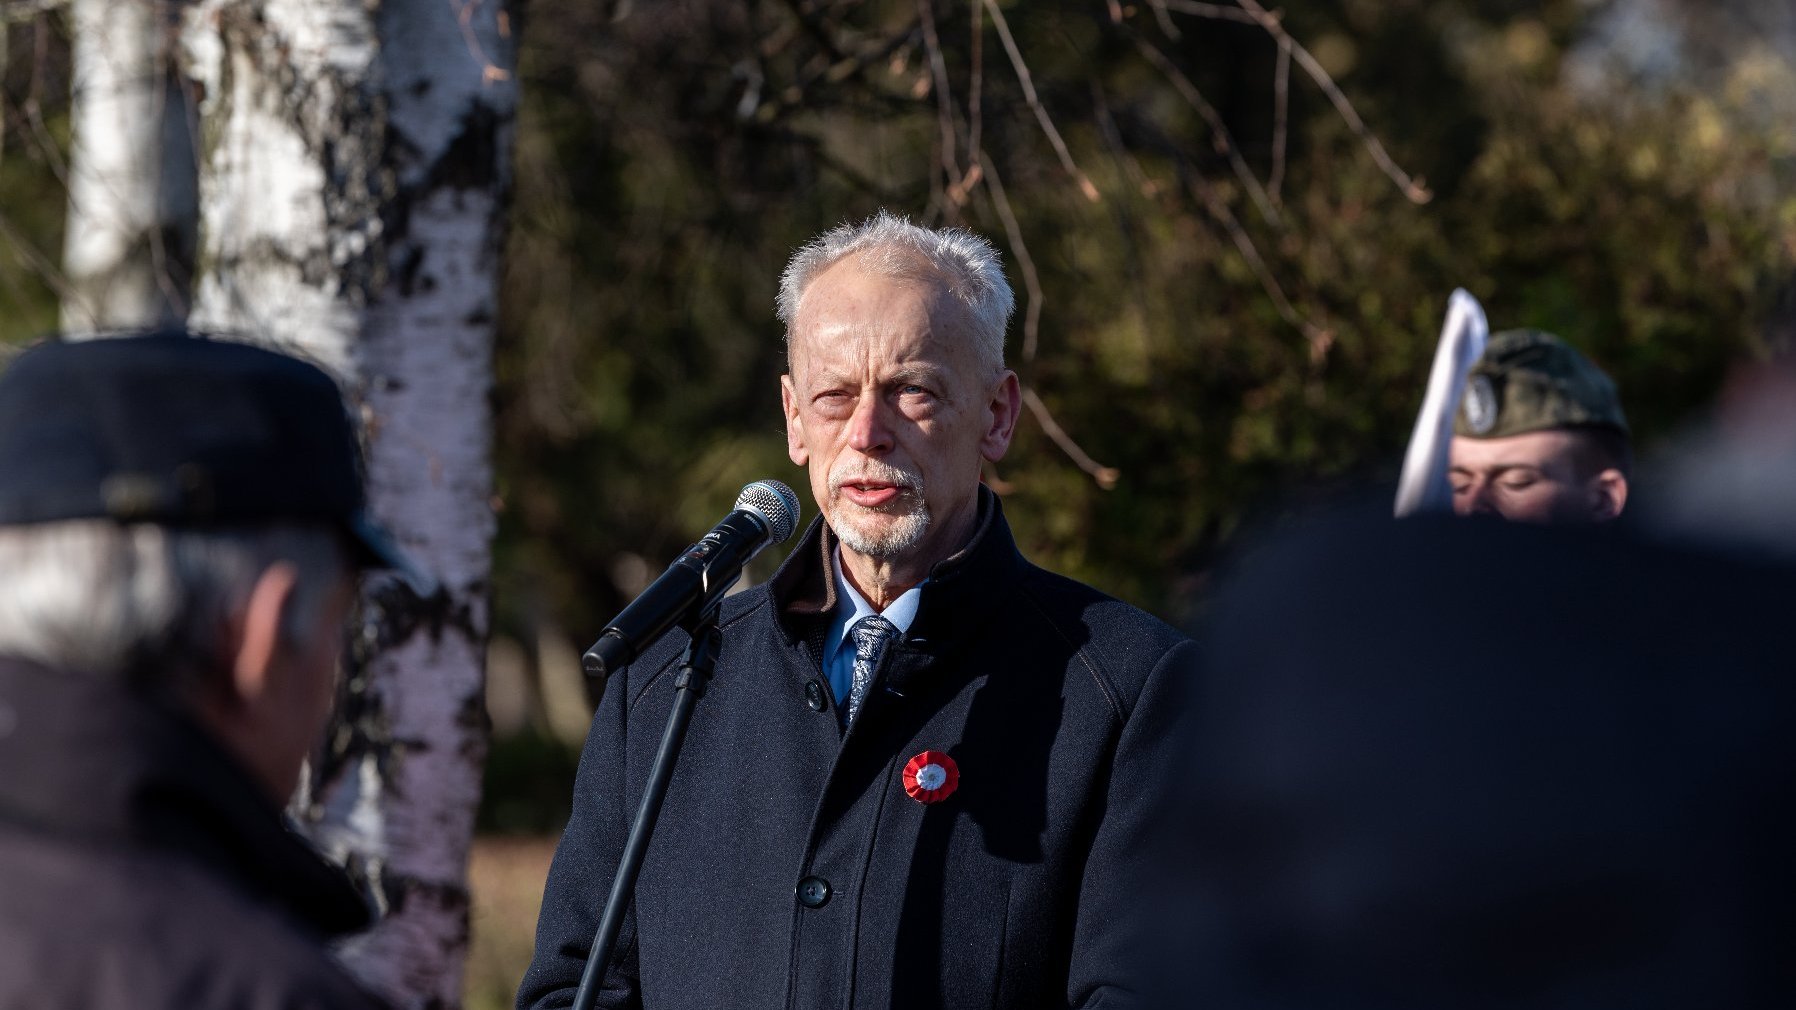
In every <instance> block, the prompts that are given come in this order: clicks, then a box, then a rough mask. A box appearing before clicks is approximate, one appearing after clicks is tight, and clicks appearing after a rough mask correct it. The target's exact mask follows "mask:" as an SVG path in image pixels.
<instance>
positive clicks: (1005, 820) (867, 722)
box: [518, 213, 1189, 1010]
mask: <svg viewBox="0 0 1796 1010" xmlns="http://www.w3.org/2000/svg"><path fill="white" fill-rule="evenodd" d="M1012 306H1013V297H1012V295H1011V291H1010V286H1009V284H1008V283H1007V282H1006V281H1005V279H1004V275H1003V270H1002V267H1001V266H1000V264H999V260H998V255H997V252H996V250H994V249H993V248H992V247H991V245H990V244H989V243H987V242H986V241H985V240H984V239H982V238H979V237H977V236H975V235H972V234H970V233H968V232H965V231H960V230H955V229H949V230H930V229H924V228H919V227H916V226H913V225H911V224H909V223H908V222H906V221H903V220H902V219H899V218H895V217H892V216H890V215H887V214H884V213H881V214H879V215H877V216H875V217H873V218H871V219H869V220H868V221H866V222H864V223H862V224H860V225H854V226H847V225H845V226H843V227H840V228H837V229H835V230H833V231H830V232H828V233H826V234H824V235H823V236H821V237H819V238H817V239H816V240H814V241H813V242H811V243H810V244H808V245H806V246H805V247H803V248H802V249H800V250H799V251H798V252H797V253H796V254H795V255H794V256H793V258H792V260H791V263H790V264H789V265H788V267H787V269H786V271H785V274H784V277H783V278H782V282H781V287H780V296H779V309H780V317H781V319H782V320H783V321H784V322H785V323H786V325H787V343H788V350H789V366H790V372H789V374H787V375H786V376H784V377H783V378H782V379H781V382H780V385H781V392H782V396H783V402H784V405H785V415H786V436H787V445H788V449H789V452H790V456H791V459H792V462H793V463H795V464H797V465H799V466H803V467H806V468H807V470H808V473H809V477H810V483H811V491H812V493H813V495H814V496H815V498H816V501H817V504H818V507H819V508H820V510H821V512H822V515H821V517H820V518H819V520H818V521H816V522H813V523H812V524H811V527H810V529H809V530H808V532H807V533H806V534H805V536H804V537H803V539H802V540H801V541H800V543H799V544H798V546H796V547H795V548H794V549H793V551H792V553H791V555H790V556H789V557H788V558H787V560H786V562H785V564H784V565H783V566H782V567H781V569H780V570H779V572H778V573H777V574H776V575H774V577H773V578H772V580H771V581H770V582H768V583H766V584H763V585H761V586H757V587H755V588H754V589H752V590H749V591H747V592H743V593H739V594H737V595H736V596H733V597H731V598H730V599H729V600H727V601H726V602H725V604H724V607H723V613H722V617H721V625H722V628H723V649H722V655H721V658H720V660H719V664H718V670H717V675H716V678H715V680H714V681H713V682H712V683H711V686H710V688H709V690H708V693H707V694H706V696H705V698H704V700H703V701H702V702H701V703H700V704H699V706H698V708H697V714H696V716H695V717H694V719H693V723H692V730H691V734H690V736H689V737H688V738H687V741H686V745H685V750H684V751H683V752H682V754H681V757H680V764H679V767H678V769H677V770H676V771H675V774H674V776H673V785H672V789H671V792H670V794H669V795H668V798H667V804H666V807H665V808H664V810H663V812H662V815H661V820H660V824H659V826H658V827H657V829H656V831H655V836H654V842H653V844H652V845H650V847H649V850H648V855H647V859H646V861H645V864H644V867H643V872H642V877H641V882H640V884H639V886H638V888H637V891H636V900H635V904H634V906H633V912H632V913H631V917H630V919H629V920H628V921H626V922H625V924H624V926H623V931H622V934H621V938H620V944H619V953H618V956H617V959H616V960H615V962H614V963H612V964H610V965H606V966H603V971H604V975H603V978H604V991H603V992H602V993H601V994H600V996H599V1003H600V1005H602V1006H607V1007H643V1008H647V1010H670V1008H676V1007H703V1008H713V1007H744V1008H762V1007H765V1008H772V1007H789V1008H822V1007H848V1006H853V1007H863V1008H865V1007H900V1008H924V1007H987V1008H1017V1010H1023V1008H1027V1010H1042V1008H1044V1007H1055V1006H1060V1007H1066V1006H1076V1007H1096V1006H1104V1007H1117V1006H1124V1005H1128V1004H1129V1001H1130V999H1131V997H1132V994H1133V992H1132V991H1133V990H1134V989H1135V988H1136V987H1135V985H1134V982H1135V981H1136V979H1135V972H1134V969H1135V967H1136V965H1135V960H1136V958H1137V957H1138V956H1139V945H1138V940H1139V937H1138V936H1137V935H1136V934H1135V931H1134V930H1133V928H1132V927H1133V926H1135V925H1137V924H1138V922H1139V915H1138V911H1139V898H1140V888H1139V886H1138V885H1139V881H1138V880H1137V873H1138V871H1139V869H1140V865H1139V863H1140V851H1139V850H1140V845H1141V842H1142V840H1143V839H1144V837H1145V836H1146V835H1147V834H1148V832H1149V827H1150V824H1151V823H1152V822H1153V820H1154V819H1155V817H1156V816H1157V814H1158V813H1159V810H1160V808H1159V806H1158V804H1157V803H1156V801H1155V796H1154V794H1153V792H1152V791H1151V789H1150V788H1149V784H1151V783H1154V782H1157V781H1158V780H1159V779H1160V777H1161V776H1162V775H1163V774H1164V773H1165V772H1166V770H1167V765H1168V762H1169V761H1170V759H1171V746H1172V739H1171V736H1170V734H1169V733H1168V732H1167V728H1168V726H1169V723H1170V720H1171V719H1172V716H1173V712H1174V706H1173V705H1172V704H1170V703H1169V701H1168V698H1167V694H1168V692H1170V691H1173V690H1175V689H1176V687H1177V681H1178V680H1179V677H1180V672H1181V670H1182V669H1183V663H1184V660H1185V659H1186V658H1187V649H1188V647H1189V643H1187V642H1186V641H1185V639H1184V638H1183V637H1182V636H1180V635H1179V634H1177V633H1176V632H1174V631H1173V630H1172V629H1171V628H1169V627H1167V626H1166V625H1164V624H1162V623H1161V622H1159V621H1157V620H1155V619H1154V618H1152V617H1150V616H1148V615H1147V614H1144V613H1142V612H1141V611H1139V610H1136V609H1135V608H1133V607H1130V606H1127V605H1125V604H1123V603H1120V602H1118V601H1116V600H1113V599H1110V598H1108V597H1106V596H1104V595H1103V594H1101V593H1099V592H1097V591H1095V590H1093V589H1090V588H1088V587H1086V586H1083V585H1080V584H1078V583H1075V582H1073V581H1071V580H1069V579H1065V578H1062V577H1060V576H1057V575H1054V574H1051V573H1049V572H1046V571H1044V570H1042V569H1040V568H1037V567H1035V566H1033V565H1031V564H1030V563H1029V562H1028V561H1027V560H1025V559H1024V558H1023V556H1022V555H1021V554H1020V553H1019V552H1018V550H1017V547H1016V544H1015V542H1014V541H1013V540H1012V538H1011V533H1010V528H1009V525H1008V524H1007V523H1006V522H1005V518H1004V511H1003V509H1002V507H1001V506H1000V504H999V501H998V499H997V497H996V496H995V495H994V494H993V493H992V492H991V491H990V490H989V489H987V488H986V487H985V486H984V485H983V484H982V483H981V481H980V473H981V468H982V466H983V464H984V463H985V462H986V461H996V460H998V459H999V458H1001V457H1002V456H1003V455H1004V453H1005V450H1006V448H1007V447H1008V446H1009V443H1010V439H1011V434H1012V432H1013V431H1014V429H1015V425H1016V421H1017V414H1018V410H1019V405H1020V396H1019V389H1018V383H1017V377H1016V375H1015V373H1013V372H1011V371H1010V370H1008V369H1006V368H1005V367H1004V363H1003V339H1004V328H1005V325H1006V321H1007V320H1008V318H1009V315H1010V312H1011V309H1012ZM670 639H677V640H670V641H666V642H664V643H663V644H662V645H660V646H659V647H657V648H655V649H654V650H652V651H651V652H649V653H648V654H647V655H646V656H645V657H643V658H642V659H640V660H638V661H637V662H636V663H635V664H634V665H633V666H631V667H630V668H629V669H628V670H627V671H624V672H622V673H618V674H615V675H613V676H612V678H611V680H610V682H609V683H608V684H607V686H606V690H605V696H604V700H603V702H602V704H601V705H600V709H599V712H598V715H597V716H596V718H595V719H594V722H593V728H592V732H591V735H590V736H589V737H588V739H587V744H586V750H585V754H584V755H583V757H582V758H581V763H580V773H579V779H578V785H577V787H576V788H577V792H576V795H575V798H574V812H573V817H572V819H571V820H570V821H569V823H568V827H567V830H566V833H565V834H564V835H563V836H562V840H561V845H560V848H559V849H558V850H557V852H556V855H555V861H554V865H553V868H552V869H551V871H550V874H549V880H548V884H547V888H546V893H545V897H544V902H543V910H542V917H541V919H540V921H539V923H538V927H537V942H536V958H535V961H534V962H533V963H532V965H531V967H530V970H529V973H528V975H527V976H526V977H525V979H524V983H523V986H522V988H521V989H520V991H519V994H518V1005H519V1006H520V1007H555V1006H566V1005H568V1003H569V1002H570V1000H571V999H572V996H573V993H574V990H575V988H576V985H577V983H578V981H579V978H580V973H581V968H582V964H583V962H584V960H585V957H586V954H587V951H588V950H589V948H590V947H591V943H592V939H593V934H594V931H595V928H596V926H597V920H598V916H599V912H600V909H601V907H602V906H603V904H604V900H605V895H606V891H607V889H608V887H609V884H610V880H611V876H612V874H613V872H614V870H615V867H616V865H617V860H618V855H619V852H620V850H621V847H622V844H623V840H624V833H625V831H626V829H627V827H628V825H629V819H630V813H631V811H633V810H634V809H635V807H636V804H637V800H638V796H639V795H640V793H641V790H642V787H643V780H644V776H645V774H646V769H647V767H648V765H649V762H650V760H651V757H652V755H653V752H654V750H655V748H656V746H657V744H658V742H659V739H660V736H661V732H662V727H663V725H664V723H665V721H666V716H667V712H668V709H669V707H670V705H671V704H672V700H673V696H674V691H673V686H672V681H673V677H672V676H669V673H670V670H671V669H672V667H673V666H674V664H675V663H676V661H677V660H678V659H679V657H680V655H681V652H682V650H683V649H684V647H685V641H684V639H685V636H684V635H673V636H670Z"/></svg>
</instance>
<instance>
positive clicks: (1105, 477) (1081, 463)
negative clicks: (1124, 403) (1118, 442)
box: [1023, 386, 1122, 491]
mask: <svg viewBox="0 0 1796 1010" xmlns="http://www.w3.org/2000/svg"><path fill="white" fill-rule="evenodd" d="M1023 403H1024V405H1026V406H1027V407H1028V408H1029V412H1030V413H1031V414H1034V415H1035V421H1036V423H1037V424H1040V425H1041V430H1042V431H1044V432H1046V433H1047V436H1048V438H1050V439H1052V440H1053V441H1054V444H1055V445H1057V446H1059V447H1060V451H1061V452H1064V453H1066V455H1067V457H1068V458H1069V459H1071V460H1072V461H1073V462H1074V463H1075V464H1077V465H1078V467H1079V469H1081V470H1083V471H1085V472H1086V473H1088V474H1090V475H1091V479H1092V480H1094V481H1096V482H1097V485H1098V487H1100V488H1103V489H1104V490H1105V491H1108V490H1110V489H1111V488H1114V487H1116V481H1117V479H1118V478H1120V477H1121V476H1122V471H1120V470H1118V469H1116V468H1115V467H1113V466H1105V465H1103V464H1102V463H1099V462H1098V461H1097V460H1095V459H1092V458H1091V457H1090V456H1088V455H1086V453H1085V450H1084V449H1081V448H1079V443H1077V442H1075V441H1073V438H1072V436H1071V435H1068V434H1067V433H1066V429H1065V428H1062V427H1061V426H1060V425H1059V424H1058V423H1057V422H1055V420H1054V416H1053V415H1052V414H1050V413H1048V405H1047V404H1045V403H1043V402H1041V397H1039V396H1036V395H1035V390H1034V389H1032V388H1030V387H1029V386H1024V387H1023Z"/></svg>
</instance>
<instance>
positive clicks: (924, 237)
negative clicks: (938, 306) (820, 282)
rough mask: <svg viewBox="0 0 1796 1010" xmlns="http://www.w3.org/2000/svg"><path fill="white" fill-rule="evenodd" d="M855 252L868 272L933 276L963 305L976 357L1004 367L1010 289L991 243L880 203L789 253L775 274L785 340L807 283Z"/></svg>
mask: <svg viewBox="0 0 1796 1010" xmlns="http://www.w3.org/2000/svg"><path fill="white" fill-rule="evenodd" d="M857 255H858V256H859V262H860V266H861V267H862V268H863V269H866V270H869V271H871V272H873V273H875V274H879V275H882V276H886V277H903V278H907V279H933V280H939V281H940V282H941V283H942V284H943V286H944V287H946V288H947V290H948V291H949V293H950V294H952V295H953V296H954V297H955V299H956V300H958V301H959V302H960V303H961V304H962V305H964V306H966V309H967V314H968V315H969V316H971V317H972V320H973V333H972V336H973V339H974V340H975V341H977V342H978V345H979V351H980V354H981V356H982V357H984V358H986V359H988V360H989V361H990V362H991V364H992V365H993V367H995V368H1001V367H1003V365H1004V328H1005V326H1006V325H1008V324H1009V322H1010V314H1011V312H1012V311H1014V310H1015V308H1016V295H1014V294H1013V293H1012V292H1011V290H1010V282H1009V281H1008V280H1006V279H1005V278H1004V264H1003V261H1002V258H1001V257H1000V256H999V255H998V250H997V249H995V248H993V247H992V244H991V243H990V242H987V241H986V240H985V239H984V238H982V237H980V236H978V235H975V234H973V233H972V232H970V231H967V230H966V229H964V228H924V227H922V226H920V225H914V224H911V223H910V221H909V220H908V219H907V218H903V217H898V216H896V215H894V214H891V213H888V212H887V211H884V210H881V211H880V212H878V213H877V214H874V215H873V216H872V217H870V218H868V219H867V220H865V221H862V222H861V223H860V224H844V225H840V226H838V227H835V228H832V229H830V230H829V231H826V232H824V233H823V234H822V235H819V236H817V237H816V238H814V239H812V240H811V241H809V242H807V243H805V244H804V245H803V246H802V247H800V248H799V250H798V251H797V252H795V253H793V254H792V260H791V262H789V263H787V264H786V272H785V273H783V274H781V275H780V292H779V301H778V308H779V318H780V321H781V322H783V323H785V324H786V341H787V343H790V342H791V339H792V323H793V321H794V320H795V319H797V317H798V305H799V302H800V301H801V300H803V298H804V293H805V290H806V289H807V288H809V287H810V286H811V282H812V281H813V280H816V279H817V276H818V275H819V274H821V273H823V271H825V270H827V269H829V268H830V267H831V266H833V265H835V264H836V263H837V262H838V261H840V260H842V259H844V258H846V257H849V256H857Z"/></svg>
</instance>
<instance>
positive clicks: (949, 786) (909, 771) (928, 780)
mask: <svg viewBox="0 0 1796 1010" xmlns="http://www.w3.org/2000/svg"><path fill="white" fill-rule="evenodd" d="M959 786H960V766H959V765H957V764H955V763H954V759H953V758H951V757H949V756H948V755H946V754H943V753H942V752H941V751H939V750H926V751H924V752H923V753H921V754H918V755H917V756H916V757H914V758H911V759H910V761H909V762H908V763H906V764H905V766H904V791H905V792H907V793H909V794H910V798H911V799H913V800H916V801H917V802H918V803H940V802H941V801H943V800H945V799H947V798H948V797H949V796H952V795H954V790H955V789H956V788H958V787H959Z"/></svg>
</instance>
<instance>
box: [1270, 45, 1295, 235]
mask: <svg viewBox="0 0 1796 1010" xmlns="http://www.w3.org/2000/svg"><path fill="white" fill-rule="evenodd" d="M1290 117H1291V43H1290V40H1288V39H1280V40H1278V68H1277V69H1276V70H1274V71H1273V72H1272V174H1271V175H1270V176H1268V177H1267V179H1266V189H1267V190H1269V191H1270V192H1271V195H1272V202H1274V203H1280V202H1282V201H1281V199H1280V198H1279V189H1280V188H1281V187H1282V186H1283V185H1284V181H1285V143H1286V138H1287V136H1288V135H1289V132H1290Z"/></svg>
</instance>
